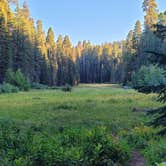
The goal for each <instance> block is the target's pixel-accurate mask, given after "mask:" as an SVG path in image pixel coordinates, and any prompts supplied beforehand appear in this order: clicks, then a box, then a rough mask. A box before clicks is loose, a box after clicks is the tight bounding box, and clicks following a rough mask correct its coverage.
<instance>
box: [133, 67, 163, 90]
mask: <svg viewBox="0 0 166 166" xmlns="http://www.w3.org/2000/svg"><path fill="white" fill-rule="evenodd" d="M164 72H165V70H163V69H162V68H159V67H157V66H152V65H151V66H149V67H146V66H142V67H141V69H140V70H139V71H138V72H136V73H133V75H132V86H133V87H134V88H135V89H138V90H139V91H140V92H145V93H150V92H159V91H160V90H161V89H162V88H163V87H165V86H166V77H165V74H164Z"/></svg>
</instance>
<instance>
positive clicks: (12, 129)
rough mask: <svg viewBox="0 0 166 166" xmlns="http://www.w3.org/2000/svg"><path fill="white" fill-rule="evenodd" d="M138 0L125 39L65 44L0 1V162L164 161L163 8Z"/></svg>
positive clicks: (64, 165)
mask: <svg viewBox="0 0 166 166" xmlns="http://www.w3.org/2000/svg"><path fill="white" fill-rule="evenodd" d="M142 1H143V2H142V13H143V14H144V23H143V24H142V22H141V21H140V20H137V21H136V23H135V25H133V29H131V30H130V31H129V32H128V35H127V36H126V39H123V40H121V41H114V42H110V43H109V42H107V43H103V44H100V45H94V44H93V43H91V42H90V41H89V40H84V41H79V42H78V44H76V45H73V44H72V42H71V39H70V37H69V36H68V35H66V36H62V35H59V36H55V32H54V31H53V28H52V27H50V28H49V29H48V31H47V32H45V29H44V28H43V27H44V26H43V25H44V23H43V22H42V21H41V20H37V21H34V19H33V18H32V16H31V13H30V9H29V7H28V2H27V1H24V3H23V6H21V5H20V4H19V1H18V0H0V166H1V165H2V166H10V165H11V166H47V165H48V166H55V165H57V166H107V165H108V166H109V165H110V166H122V165H123V166H137V163H135V161H133V160H134V158H138V160H139V162H140V163H139V164H140V165H138V166H145V165H147V166H155V165H158V166H160V164H157V163H162V162H166V139H165V136H166V106H165V103H166V11H165V12H160V11H159V10H158V4H157V2H156V0H142ZM110 40H111V39H110ZM103 42H104V41H103ZM17 92H19V93H17ZM9 103H12V105H10V104H9ZM56 133H57V134H56ZM110 133H111V134H110ZM73 140H74V142H73ZM141 164H142V165H141ZM161 166H162V164H161ZM163 166H164V163H163Z"/></svg>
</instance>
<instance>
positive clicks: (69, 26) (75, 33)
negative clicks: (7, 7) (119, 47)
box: [20, 0, 166, 44]
mask: <svg viewBox="0 0 166 166" xmlns="http://www.w3.org/2000/svg"><path fill="white" fill-rule="evenodd" d="M142 1H143V0H27V2H28V5H29V8H30V11H31V15H32V17H33V18H34V19H35V20H37V19H40V20H42V21H43V26H44V30H45V31H47V29H48V27H50V26H51V27H52V28H53V29H54V31H55V36H56V38H57V36H58V35H59V34H62V35H66V34H67V35H69V36H70V39H71V41H72V43H73V44H76V43H77V42H78V41H82V40H90V41H91V42H92V43H93V44H101V43H104V42H112V41H117V40H121V39H124V38H125V37H126V35H127V33H128V32H129V30H130V29H132V28H133V27H134V24H135V22H136V21H137V20H138V19H139V20H140V21H141V22H142V23H143V17H144V13H143V11H142ZM156 1H157V3H158V6H159V7H158V8H159V10H160V11H164V10H166V0H156ZM22 2H23V0H20V4H22Z"/></svg>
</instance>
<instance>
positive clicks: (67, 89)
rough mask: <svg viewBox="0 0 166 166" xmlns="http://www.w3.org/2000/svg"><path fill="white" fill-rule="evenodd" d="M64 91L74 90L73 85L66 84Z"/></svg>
mask: <svg viewBox="0 0 166 166" xmlns="http://www.w3.org/2000/svg"><path fill="white" fill-rule="evenodd" d="M62 91H64V92H71V91H72V87H71V85H69V84H66V85H65V86H63V87H62Z"/></svg>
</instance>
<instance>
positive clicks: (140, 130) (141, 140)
mask: <svg viewBox="0 0 166 166" xmlns="http://www.w3.org/2000/svg"><path fill="white" fill-rule="evenodd" d="M120 135H122V136H123V137H124V138H125V139H126V140H127V141H128V143H129V144H130V145H131V146H132V147H135V148H136V149H143V148H146V147H147V146H148V142H149V141H150V140H151V138H154V137H155V133H154V129H153V128H151V127H146V126H141V127H135V128H134V129H132V130H131V131H130V132H124V131H122V132H121V133H120Z"/></svg>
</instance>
